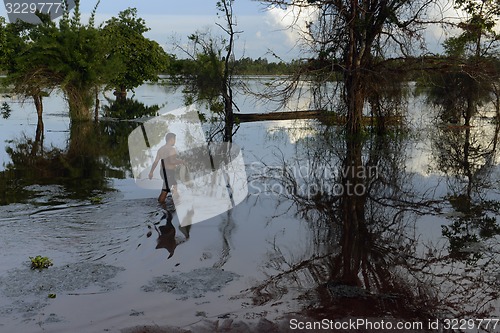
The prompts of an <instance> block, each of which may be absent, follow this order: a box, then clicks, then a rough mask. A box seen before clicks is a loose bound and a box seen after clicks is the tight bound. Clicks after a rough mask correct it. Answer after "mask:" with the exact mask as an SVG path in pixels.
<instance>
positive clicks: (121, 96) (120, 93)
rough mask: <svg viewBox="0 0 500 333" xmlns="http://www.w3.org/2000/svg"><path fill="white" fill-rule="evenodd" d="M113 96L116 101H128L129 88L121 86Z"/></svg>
mask: <svg viewBox="0 0 500 333" xmlns="http://www.w3.org/2000/svg"><path fill="white" fill-rule="evenodd" d="M113 95H115V96H116V101H123V100H125V99H127V88H126V87H125V86H120V87H119V88H117V89H115V91H114V92H113Z"/></svg>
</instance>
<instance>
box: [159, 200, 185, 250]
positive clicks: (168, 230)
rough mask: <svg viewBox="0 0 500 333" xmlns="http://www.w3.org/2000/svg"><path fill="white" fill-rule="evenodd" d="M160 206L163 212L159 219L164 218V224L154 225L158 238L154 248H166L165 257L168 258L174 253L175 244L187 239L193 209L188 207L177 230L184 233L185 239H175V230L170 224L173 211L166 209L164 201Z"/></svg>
mask: <svg viewBox="0 0 500 333" xmlns="http://www.w3.org/2000/svg"><path fill="white" fill-rule="evenodd" d="M162 208H163V209H164V212H165V213H164V214H163V216H162V218H161V220H163V219H165V220H166V222H165V225H161V226H159V227H156V226H155V230H156V231H157V232H158V238H157V240H156V249H167V251H168V253H169V256H168V258H167V259H170V258H172V256H173V255H174V252H175V248H176V247H177V245H179V244H181V243H184V242H185V241H187V240H188V239H189V232H190V230H191V223H190V220H191V219H192V217H193V215H194V210H193V209H190V210H189V211H188V213H187V214H186V216H185V217H184V218H183V220H182V223H181V225H179V231H180V232H181V233H182V234H183V235H184V237H185V239H177V238H176V237H175V234H176V230H175V227H174V225H173V224H172V220H173V219H174V214H175V211H173V210H172V209H167V204H166V203H165V204H163V205H162ZM161 220H160V223H161ZM182 225H184V226H182Z"/></svg>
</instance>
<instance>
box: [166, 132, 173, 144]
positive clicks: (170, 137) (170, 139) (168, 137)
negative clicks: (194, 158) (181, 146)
mask: <svg viewBox="0 0 500 333" xmlns="http://www.w3.org/2000/svg"><path fill="white" fill-rule="evenodd" d="M165 142H166V143H167V144H170V145H172V146H173V145H174V144H175V134H174V133H167V135H165Z"/></svg>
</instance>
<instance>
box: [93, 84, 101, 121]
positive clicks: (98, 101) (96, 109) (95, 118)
mask: <svg viewBox="0 0 500 333" xmlns="http://www.w3.org/2000/svg"><path fill="white" fill-rule="evenodd" d="M94 106H95V107H94V121H95V122H98V121H99V107H100V106H101V101H100V100H99V90H98V89H97V88H96V89H95V101H94Z"/></svg>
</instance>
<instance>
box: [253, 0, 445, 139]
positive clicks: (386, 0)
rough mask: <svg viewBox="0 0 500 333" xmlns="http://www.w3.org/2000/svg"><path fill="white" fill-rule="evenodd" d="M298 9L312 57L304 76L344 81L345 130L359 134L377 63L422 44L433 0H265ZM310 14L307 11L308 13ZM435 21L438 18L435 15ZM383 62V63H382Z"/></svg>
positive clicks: (378, 74)
mask: <svg viewBox="0 0 500 333" xmlns="http://www.w3.org/2000/svg"><path fill="white" fill-rule="evenodd" d="M261 2H262V3H265V4H268V5H272V6H280V7H282V8H289V7H291V8H294V9H298V10H295V11H294V13H295V15H296V19H297V20H298V19H299V16H300V15H302V19H305V20H306V21H307V24H306V25H305V26H306V29H305V31H303V33H304V34H303V39H304V42H305V43H306V44H307V45H308V48H309V50H308V51H309V52H310V53H312V54H313V57H312V58H310V59H308V60H307V61H305V62H304V66H302V68H301V75H298V76H296V77H295V80H298V79H301V78H303V77H304V76H311V75H313V76H314V77H315V78H317V77H321V78H322V79H323V80H324V81H341V82H342V90H341V97H342V102H343V103H342V104H343V106H344V107H345V110H346V117H347V129H348V131H349V132H350V133H358V132H359V130H360V128H361V120H362V115H363V109H364V107H365V102H366V98H367V96H368V95H369V94H370V91H371V89H372V88H371V87H370V86H369V84H374V81H373V80H368V78H373V77H374V76H375V77H377V76H382V75H383V73H380V72H378V71H379V69H378V68H379V67H378V64H379V63H382V62H387V59H388V58H392V59H394V58H401V57H403V58H405V57H408V56H409V55H410V54H412V53H413V51H415V46H418V47H422V48H423V45H424V43H423V37H422V33H423V29H424V27H425V24H426V23H429V22H430V21H431V19H430V18H427V17H426V14H427V13H428V11H429V10H430V8H431V6H432V5H435V4H436V3H437V1H435V0H416V1H408V0H362V1H353V0H261ZM306 13H307V14H306ZM433 21H435V20H433ZM382 67H385V66H382Z"/></svg>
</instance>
